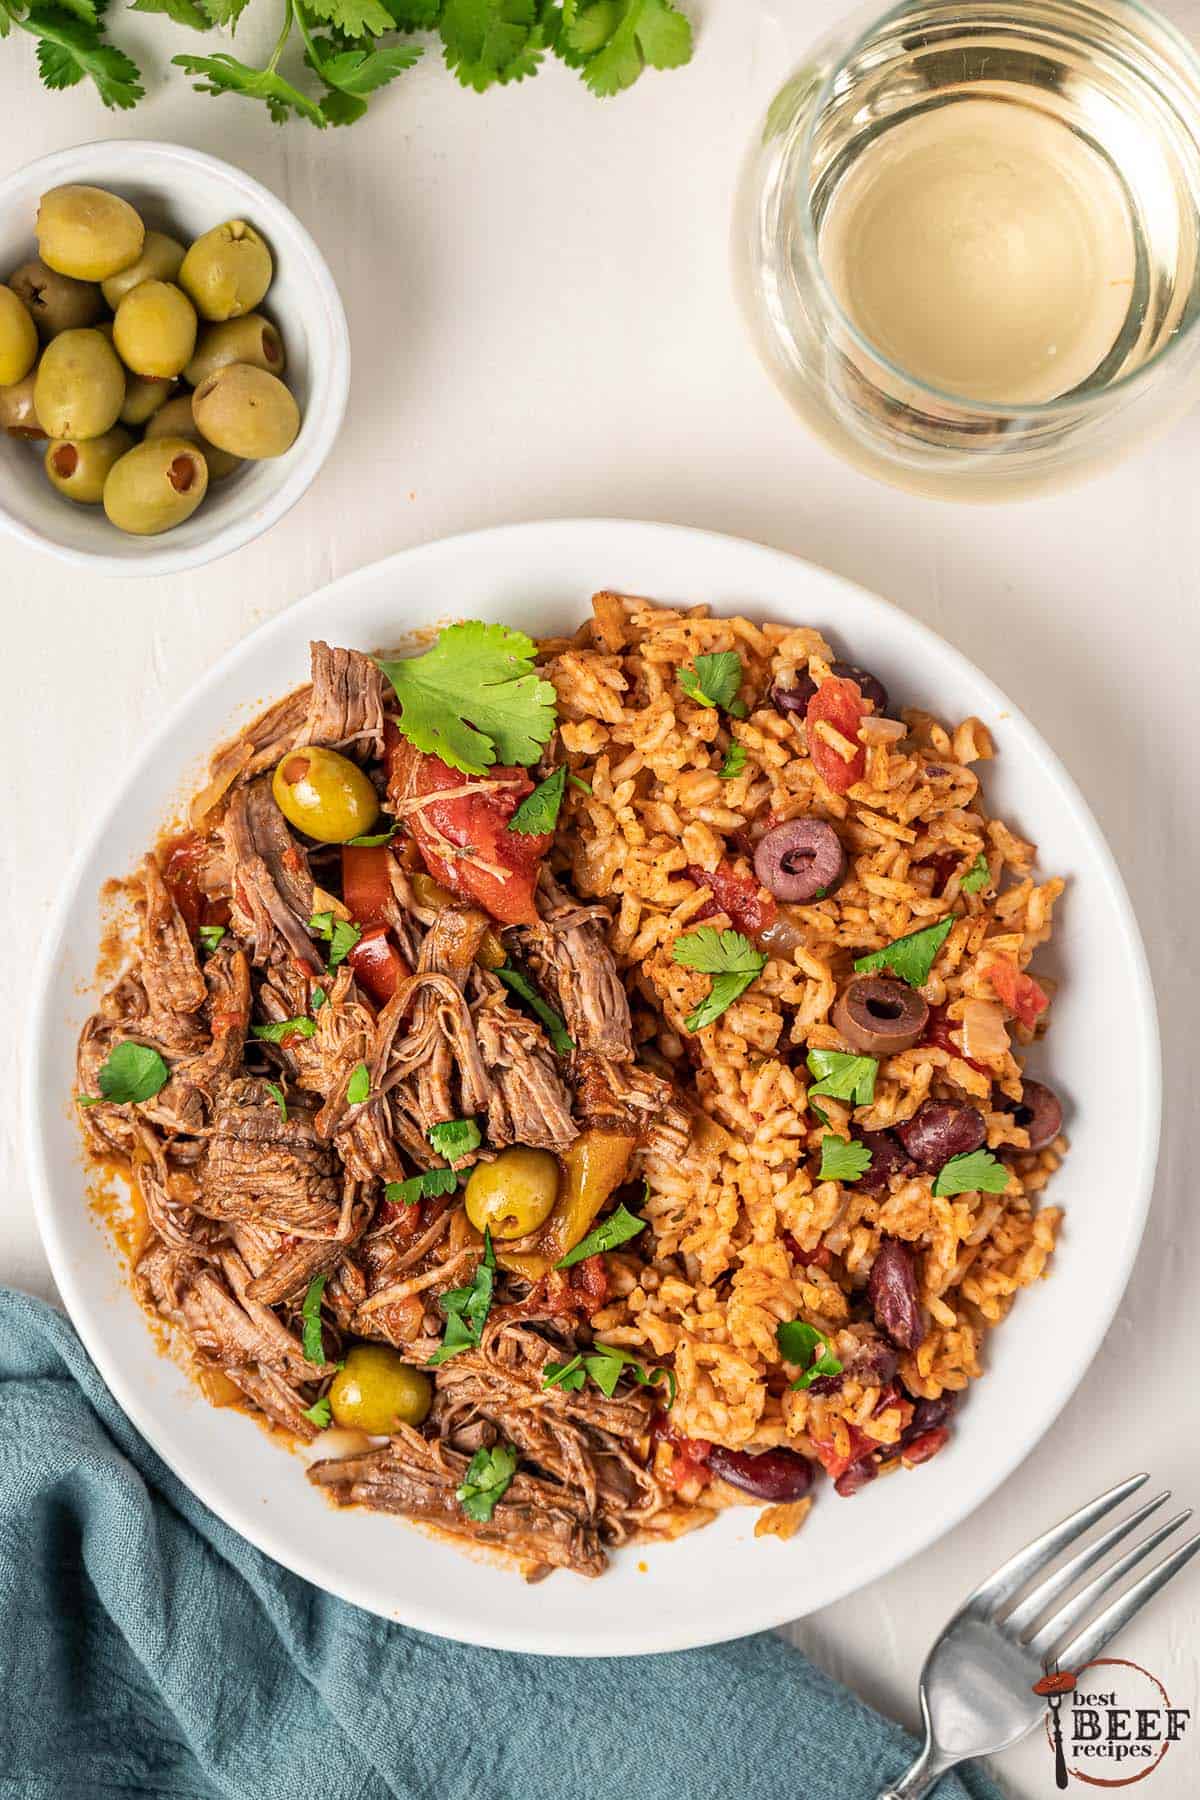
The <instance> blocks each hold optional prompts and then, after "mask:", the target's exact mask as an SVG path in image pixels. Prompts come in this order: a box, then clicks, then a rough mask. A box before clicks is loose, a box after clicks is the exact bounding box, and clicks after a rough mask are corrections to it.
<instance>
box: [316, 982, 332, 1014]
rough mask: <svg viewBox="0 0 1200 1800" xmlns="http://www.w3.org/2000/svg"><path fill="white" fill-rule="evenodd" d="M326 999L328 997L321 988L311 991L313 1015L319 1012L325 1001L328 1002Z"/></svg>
mask: <svg viewBox="0 0 1200 1800" xmlns="http://www.w3.org/2000/svg"><path fill="white" fill-rule="evenodd" d="M328 998H329V995H328V994H327V993H326V992H325V989H324V988H323V987H315V988H314V989H313V991H312V1009H313V1011H314V1012H315V1013H317V1012H320V1010H321V1008H322V1007H323V1006H324V1004H325V1002H326V1000H328Z"/></svg>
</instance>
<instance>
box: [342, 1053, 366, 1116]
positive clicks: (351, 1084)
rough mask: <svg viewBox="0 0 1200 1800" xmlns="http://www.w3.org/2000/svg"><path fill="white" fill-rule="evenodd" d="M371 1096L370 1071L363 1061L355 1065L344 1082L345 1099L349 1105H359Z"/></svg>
mask: <svg viewBox="0 0 1200 1800" xmlns="http://www.w3.org/2000/svg"><path fill="white" fill-rule="evenodd" d="M370 1097H371V1071H370V1069H368V1067H367V1065H366V1063H365V1062H360V1063H358V1064H356V1065H355V1068H354V1071H353V1073H352V1074H351V1076H350V1079H349V1081H348V1082H347V1083H346V1101H347V1104H348V1105H350V1106H361V1105H362V1104H363V1102H364V1101H365V1100H369V1099H370Z"/></svg>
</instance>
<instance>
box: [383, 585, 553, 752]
mask: <svg viewBox="0 0 1200 1800" xmlns="http://www.w3.org/2000/svg"><path fill="white" fill-rule="evenodd" d="M535 654H536V650H535V646H534V643H533V640H532V638H528V637H526V635H525V633H524V632H523V631H510V630H509V628H508V626H507V625H484V624H483V623H481V621H480V620H478V619H472V620H469V621H468V622H467V623H466V624H463V625H451V626H449V627H448V629H447V630H445V631H443V632H442V634H441V636H440V637H439V638H438V640H437V643H436V644H434V646H433V648H432V649H431V650H427V651H426V652H425V654H424V655H423V656H409V657H404V658H401V660H399V661H398V662H381V663H380V665H379V667H380V668H381V669H382V670H383V672H384V674H385V675H386V676H387V678H388V680H389V681H390V682H391V684H392V686H393V688H394V689H395V691H396V698H397V700H399V702H400V720H399V725H400V730H401V732H402V733H403V735H404V736H405V737H406V738H407V739H408V741H409V743H410V744H414V745H415V746H416V748H417V749H418V750H423V751H424V752H425V753H426V754H427V755H431V756H440V757H441V759H442V761H443V762H445V763H449V764H450V767H451V768H453V769H461V770H462V772H463V773H464V774H466V775H484V774H486V773H487V771H488V769H489V768H490V767H491V766H492V764H493V763H494V762H501V763H521V764H523V765H524V764H528V763H532V762H536V761H537V759H538V757H539V755H540V754H541V751H542V748H543V746H544V745H546V744H548V743H549V741H550V738H551V736H552V734H553V731H554V726H555V718H556V714H555V703H556V696H555V692H554V689H553V687H552V686H551V684H550V683H549V682H548V681H544V680H543V679H542V677H541V676H540V675H537V674H535V672H534V666H533V659H534V656H535Z"/></svg>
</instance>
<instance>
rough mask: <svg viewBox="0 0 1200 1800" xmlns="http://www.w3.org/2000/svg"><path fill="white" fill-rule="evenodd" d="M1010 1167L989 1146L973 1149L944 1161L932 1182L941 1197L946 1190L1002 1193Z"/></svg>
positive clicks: (970, 1192) (952, 1191) (966, 1192)
mask: <svg viewBox="0 0 1200 1800" xmlns="http://www.w3.org/2000/svg"><path fill="white" fill-rule="evenodd" d="M1007 1186H1008V1170H1007V1169H1006V1168H1005V1166H1004V1164H1003V1163H1002V1162H1000V1161H998V1160H997V1158H996V1157H994V1156H993V1155H992V1153H991V1151H990V1150H970V1151H967V1152H965V1153H964V1154H963V1155H962V1156H952V1157H951V1158H950V1161H949V1162H946V1163H943V1164H942V1166H941V1168H940V1169H939V1170H938V1172H937V1176H936V1178H935V1180H934V1183H933V1191H934V1193H935V1194H937V1195H938V1196H939V1197H942V1196H944V1195H947V1194H1002V1193H1003V1192H1004V1190H1005V1188H1006V1187H1007Z"/></svg>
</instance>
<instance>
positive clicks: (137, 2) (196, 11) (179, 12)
mask: <svg viewBox="0 0 1200 1800" xmlns="http://www.w3.org/2000/svg"><path fill="white" fill-rule="evenodd" d="M129 10H130V12H143V13H166V15H167V17H168V18H169V19H173V20H174V22H175V23H176V25H190V26H191V28H192V30H193V31H211V30H212V27H213V22H212V20H211V19H210V18H209V16H208V14H207V13H206V12H205V11H204V8H203V7H201V6H197V5H196V0H130V5H129Z"/></svg>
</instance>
